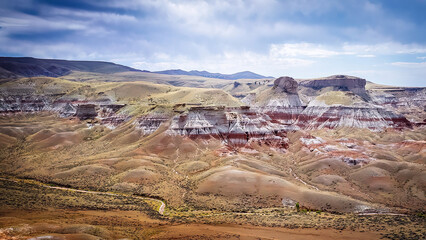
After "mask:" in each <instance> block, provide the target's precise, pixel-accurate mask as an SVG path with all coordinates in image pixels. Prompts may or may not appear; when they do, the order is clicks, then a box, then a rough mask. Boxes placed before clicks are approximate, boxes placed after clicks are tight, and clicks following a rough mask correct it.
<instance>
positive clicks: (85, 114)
mask: <svg viewBox="0 0 426 240" xmlns="http://www.w3.org/2000/svg"><path fill="white" fill-rule="evenodd" d="M95 107H96V106H95V104H80V105H77V112H76V116H77V117H78V118H79V119H80V120H85V119H93V118H95V117H96V116H98V113H97V112H96V109H95Z"/></svg>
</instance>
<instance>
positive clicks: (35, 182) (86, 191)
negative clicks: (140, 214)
mask: <svg viewBox="0 0 426 240" xmlns="http://www.w3.org/2000/svg"><path fill="white" fill-rule="evenodd" d="M0 180H3V181H11V182H24V181H25V179H19V178H13V179H9V178H4V177H0ZM25 182H26V183H32V184H34V185H38V186H42V187H45V188H51V189H59V190H64V191H72V192H80V193H88V194H98V195H108V196H123V195H124V196H127V197H132V198H137V199H140V200H150V201H154V202H158V203H161V206H160V208H159V209H158V213H159V214H161V215H163V214H164V210H165V208H166V204H165V203H164V202H163V201H162V200H159V199H156V198H149V197H139V196H134V195H127V194H118V193H109V192H98V191H90V190H80V189H74V188H67V187H55V186H49V185H47V184H44V183H42V182H39V181H36V180H31V181H25Z"/></svg>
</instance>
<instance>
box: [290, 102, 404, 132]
mask: <svg viewBox="0 0 426 240" xmlns="http://www.w3.org/2000/svg"><path fill="white" fill-rule="evenodd" d="M296 125H297V126H299V127H300V128H303V129H321V128H329V129H334V128H341V127H349V128H366V129H370V130H382V129H385V128H396V129H401V128H404V127H411V123H410V122H409V121H408V120H407V119H406V118H405V117H404V116H402V115H399V114H395V113H393V112H391V111H388V110H386V109H384V108H381V107H378V106H368V105H367V106H350V107H348V106H342V105H335V106H315V105H308V107H307V108H306V109H305V110H304V111H303V112H302V113H301V114H300V115H299V116H298V118H297V122H296Z"/></svg>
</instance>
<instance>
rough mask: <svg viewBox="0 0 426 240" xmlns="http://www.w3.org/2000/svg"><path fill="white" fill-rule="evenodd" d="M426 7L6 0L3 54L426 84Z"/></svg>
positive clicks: (348, 2) (409, 1) (311, 1)
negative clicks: (346, 76) (350, 76)
mask: <svg viewBox="0 0 426 240" xmlns="http://www.w3.org/2000/svg"><path fill="white" fill-rule="evenodd" d="M425 13H426V0H404V1H402V0H382V1H373V0H344V1H343V0H328V1H325V0H324V1H320V0H297V1H295V0H288V1H285V0H283V1H278V0H253V1H242V0H240V1H238V0H236V1H214V0H211V1H207V0H205V1H201V0H200V1H186V0H184V1H167V0H158V1H153V0H152V1H151V0H128V1H126V0H104V1H93V0H60V1H59V0H58V1H55V0H3V1H0V55H1V56H31V57H37V58H60V59H69V60H103V61H112V62H115V63H119V64H123V65H127V66H131V67H135V68H139V69H146V70H151V71H155V70H165V69H178V68H180V69H184V70H207V71H211V72H221V73H234V72H238V71H244V70H250V71H253V72H256V73H259V74H262V75H268V76H275V77H278V76H283V75H287V76H292V77H295V78H310V77H321V76H328V75H332V74H348V75H355V76H360V77H363V78H366V79H367V80H371V81H374V82H378V83H385V84H392V85H404V86H426V14H425Z"/></svg>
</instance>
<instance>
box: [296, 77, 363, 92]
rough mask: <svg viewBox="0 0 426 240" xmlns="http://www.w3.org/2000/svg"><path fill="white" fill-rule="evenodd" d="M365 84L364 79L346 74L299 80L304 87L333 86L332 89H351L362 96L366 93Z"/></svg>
mask: <svg viewBox="0 0 426 240" xmlns="http://www.w3.org/2000/svg"><path fill="white" fill-rule="evenodd" d="M365 84H366V80H365V79H362V78H357V77H352V76H346V75H334V76H330V77H325V78H317V79H307V80H303V81H301V82H300V85H301V86H304V87H309V88H313V89H321V88H325V87H333V88H334V89H333V90H339V91H351V92H353V93H355V94H358V95H363V96H365V95H366V92H365Z"/></svg>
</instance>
